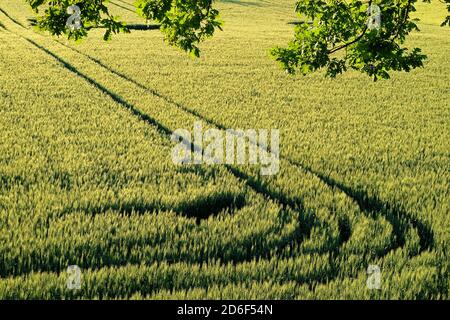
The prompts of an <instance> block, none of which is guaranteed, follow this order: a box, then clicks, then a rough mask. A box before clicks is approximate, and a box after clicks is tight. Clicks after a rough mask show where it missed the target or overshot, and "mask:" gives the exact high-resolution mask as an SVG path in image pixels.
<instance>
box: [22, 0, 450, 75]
mask: <svg viewBox="0 0 450 320" xmlns="http://www.w3.org/2000/svg"><path fill="white" fill-rule="evenodd" d="M26 1H27V2H28V3H29V4H30V5H31V7H32V8H33V9H34V10H35V11H36V13H38V14H39V13H40V12H42V14H40V15H39V16H38V18H37V26H38V27H39V28H40V29H42V30H46V31H49V32H50V33H51V34H53V35H57V36H60V35H66V36H67V37H68V38H69V39H75V40H78V39H81V38H83V37H85V36H87V35H88V32H89V31H90V30H91V29H94V28H103V29H105V34H104V39H105V40H109V39H111V36H112V34H117V33H120V32H125V33H127V32H130V30H129V28H128V27H127V26H126V24H125V23H124V22H122V21H120V20H119V18H118V17H115V16H113V15H111V14H110V12H109V11H108V7H107V6H106V3H107V2H108V0H26ZM418 1H419V0H366V1H360V0H347V1H346V0H298V1H297V3H296V7H295V11H296V12H297V14H298V15H299V17H300V19H301V21H300V22H299V23H298V24H297V26H296V28H295V36H294V40H292V41H291V42H289V44H288V45H287V47H277V48H274V49H272V50H271V55H272V56H273V58H274V59H275V60H277V61H279V62H280V63H281V65H282V67H283V68H284V69H285V70H286V71H287V72H288V73H296V72H300V73H301V74H305V75H306V74H308V73H310V72H314V71H317V70H320V69H325V70H326V75H327V76H330V77H336V76H337V75H339V74H341V73H343V72H345V71H347V70H348V69H355V70H358V71H360V72H362V73H365V74H367V75H369V76H371V77H373V78H374V80H377V79H379V78H389V71H392V70H395V71H410V70H412V69H414V68H417V67H422V66H423V62H424V60H425V59H426V56H425V55H424V54H422V52H421V50H420V48H413V49H412V50H409V49H408V48H405V47H403V44H404V42H405V40H406V38H407V36H408V35H409V34H410V33H411V32H412V31H414V30H419V29H418V27H417V25H416V22H417V20H413V19H412V18H411V13H412V12H414V11H416V8H415V5H416V3H417V2H418ZM422 1H424V2H430V1H431V0H422ZM440 1H441V2H445V3H446V4H447V9H448V11H449V13H450V0H440ZM213 2H214V0H136V2H135V7H136V12H137V13H138V14H139V15H140V16H142V17H143V19H145V20H147V21H149V20H151V21H155V22H156V23H158V24H160V25H161V28H160V29H161V31H162V32H163V33H164V35H165V37H166V40H167V41H168V43H169V44H170V45H173V46H176V47H179V48H181V49H182V50H184V51H186V52H189V53H191V54H192V55H194V56H196V57H198V56H199V55H200V49H199V47H198V46H199V44H200V43H201V42H202V41H203V40H205V39H207V38H208V37H211V36H212V35H213V34H214V32H215V30H216V29H220V30H221V26H222V22H221V21H220V18H219V11H218V10H217V9H215V8H213ZM71 5H77V6H78V7H79V8H80V10H81V12H82V16H81V27H80V28H68V27H67V25H66V23H67V20H68V18H69V17H70V14H69V13H68V10H67V9H68V8H69V7H70V6H71ZM373 8H376V9H377V10H378V11H377V12H376V13H375V14H379V16H378V18H379V21H378V23H379V25H378V26H377V27H373V25H372V24H373V23H374V21H372V20H371V19H373V18H374V17H373V14H374V10H373ZM375 18H376V17H375ZM446 25H448V26H450V15H449V16H447V17H446V19H445V21H444V22H443V23H442V26H446Z"/></svg>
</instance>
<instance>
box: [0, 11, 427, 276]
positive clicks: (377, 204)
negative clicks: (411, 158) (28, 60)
mask: <svg viewBox="0 0 450 320" xmlns="http://www.w3.org/2000/svg"><path fill="white" fill-rule="evenodd" d="M0 12H1V13H3V14H4V15H5V16H6V17H7V18H9V19H10V20H11V21H12V22H13V23H15V24H16V25H18V26H20V27H21V28H24V29H27V30H28V29H29V28H27V27H25V26H24V25H23V24H21V23H20V22H19V21H17V20H15V19H14V18H12V17H11V16H10V15H9V14H8V13H6V12H5V11H4V10H3V9H2V8H0ZM4 29H5V30H8V29H7V28H6V27H4ZM8 31H9V32H11V33H12V34H15V35H16V36H18V37H20V38H22V39H24V40H26V41H27V42H28V43H29V44H31V45H33V46H34V47H36V48H37V49H39V50H41V51H43V52H45V53H46V54H47V55H49V56H51V57H52V58H53V59H55V60H56V61H58V62H59V63H60V64H61V65H62V67H64V68H65V69H67V70H69V71H70V72H72V73H74V74H75V75H77V76H78V77H80V78H82V79H83V80H85V81H86V82H88V83H89V84H91V85H93V86H94V87H96V88H97V89H99V90H100V91H101V92H103V93H105V94H106V95H107V96H109V97H110V98H111V99H112V100H113V101H115V102H116V103H118V104H119V105H121V106H122V107H124V108H126V109H128V110H129V111H131V113H132V114H133V115H135V116H136V117H138V118H139V119H141V120H142V121H144V122H146V123H147V124H148V125H150V126H152V127H154V128H156V129H157V131H158V132H159V133H160V134H161V135H163V136H165V137H168V138H169V139H170V135H171V133H172V130H170V129H169V128H168V127H166V126H164V125H163V124H162V123H160V122H159V121H157V120H156V119H154V118H152V117H151V116H150V115H148V114H146V113H145V112H142V111H141V110H139V109H138V108H136V107H135V106H134V105H132V104H131V103H129V102H127V101H126V100H125V99H124V98H122V97H120V96H119V95H117V94H116V93H114V92H113V91H111V90H110V89H108V88H107V87H105V86H103V85H101V84H100V83H98V82H97V81H95V80H94V79H92V78H90V77H89V76H87V75H85V74H83V73H82V72H80V71H79V70H78V69H77V68H76V67H74V66H73V65H72V64H70V63H69V62H67V61H65V60H64V59H62V58H61V57H59V56H58V55H56V54H55V53H53V52H52V51H50V50H49V49H47V48H45V47H44V46H42V45H40V44H38V43H36V42H35V41H33V40H31V39H29V38H27V37H26V36H23V35H21V34H18V33H15V32H13V31H10V30H8ZM53 41H55V42H57V43H59V44H60V45H62V46H64V47H66V48H68V49H70V50H72V51H74V52H76V53H78V54H80V55H82V56H84V57H86V58H88V59H89V60H90V61H92V62H94V63H95V64H97V65H98V66H100V67H101V68H103V69H105V70H107V71H108V72H110V73H112V74H114V75H115V76H118V77H120V78H122V79H123V80H126V81H128V82H130V83H131V84H133V85H135V86H137V87H139V88H140V89H142V90H144V91H146V92H148V93H149V94H152V95H154V96H156V97H158V98H160V99H163V100H164V101H166V102H167V103H169V104H171V105H173V106H175V107H176V108H178V109H180V110H182V111H183V112H186V113H188V114H190V115H192V116H194V117H197V118H198V119H200V120H202V121H205V122H206V123H208V124H209V125H211V126H214V127H216V128H218V129H220V130H227V129H228V128H226V127H225V126H224V125H222V124H220V123H218V122H216V121H214V120H212V119H208V118H207V117H205V116H203V115H202V114H200V113H198V112H196V111H194V110H192V109H190V108H187V107H185V106H184V105H182V104H181V103H179V102H177V101H174V100H173V99H172V98H170V97H167V96H165V95H163V94H161V93H159V92H157V91H156V90H154V89H151V88H148V87H147V86H145V85H143V84H141V83H139V82H138V81H136V80H134V79H132V78H130V77H128V76H126V75H125V74H123V73H122V72H120V71H117V70H114V69H113V68H111V67H110V66H107V65H105V64H104V63H103V62H101V61H100V60H99V59H96V58H94V57H91V56H89V55H88V54H85V53H83V52H81V51H79V50H77V49H75V48H72V47H70V46H68V45H66V44H64V43H62V42H60V41H57V40H53ZM280 158H281V159H283V160H285V161H286V162H287V163H288V164H289V165H291V166H293V167H295V168H297V169H299V170H301V171H303V172H306V173H309V174H311V175H312V176H314V177H316V178H318V179H319V180H320V181H321V182H322V183H323V184H324V185H326V186H327V187H328V188H330V189H331V190H337V191H339V192H341V193H343V194H344V195H346V196H347V197H348V198H349V199H351V200H352V201H353V202H354V203H355V204H357V206H358V207H359V210H360V212H362V213H364V214H365V215H368V216H370V217H374V216H377V215H381V216H383V217H384V218H386V220H387V221H388V222H389V223H390V224H391V225H392V227H393V229H394V231H393V232H394V235H395V237H396V241H395V243H394V245H393V246H392V247H391V248H389V250H395V249H397V248H401V247H403V246H404V244H405V236H406V234H407V229H408V228H414V229H416V230H417V232H418V235H419V238H420V250H419V252H418V254H420V253H422V252H423V251H425V250H429V249H432V248H433V246H434V236H433V231H432V230H431V228H429V227H428V226H427V225H425V224H424V223H422V222H421V221H419V220H418V219H414V218H413V216H412V215H411V214H410V213H408V212H405V211H403V210H401V209H399V208H395V207H393V206H391V205H390V204H389V203H385V202H383V201H381V200H380V199H378V198H374V197H371V196H369V195H368V194H367V192H365V191H363V190H354V189H352V188H351V187H349V186H346V185H345V184H343V183H340V182H338V181H336V180H333V179H332V178H331V177H329V176H326V175H324V174H322V173H320V172H316V171H314V170H313V169H312V168H310V167H308V166H306V165H304V164H301V163H299V162H297V161H295V160H293V159H291V158H289V157H285V156H280ZM227 169H228V171H229V172H230V173H231V174H232V175H233V176H235V177H236V178H237V179H239V180H243V181H244V182H245V183H246V185H247V186H249V187H250V188H251V189H252V190H254V191H255V192H256V193H258V194H260V195H262V196H264V197H265V198H267V199H271V200H273V201H275V202H277V203H279V204H281V205H282V206H283V207H286V208H289V209H292V210H295V211H297V212H299V213H301V209H302V205H301V204H300V205H299V206H298V207H297V208H296V205H298V203H296V204H294V203H292V200H291V199H289V197H288V196H285V195H284V194H276V193H275V192H273V191H271V190H270V189H269V188H267V187H265V186H264V185H263V184H262V183H261V181H259V180H258V179H255V178H254V177H251V176H249V175H248V174H246V173H245V172H243V171H242V170H239V169H237V168H232V167H228V166H227ZM402 219H403V220H404V222H402V221H401V220H402ZM349 236H350V235H348V236H343V237H342V239H341V242H340V244H339V246H338V247H337V248H336V249H335V250H334V251H333V252H331V254H330V261H331V260H332V259H333V258H334V257H336V256H338V255H339V251H340V247H341V246H342V245H343V244H344V243H345V242H346V241H347V240H348V237H349ZM337 276H338V274H337V273H336V274H333V275H328V279H327V280H326V281H329V280H330V278H331V279H333V278H335V277H337ZM316 282H317V279H316Z"/></svg>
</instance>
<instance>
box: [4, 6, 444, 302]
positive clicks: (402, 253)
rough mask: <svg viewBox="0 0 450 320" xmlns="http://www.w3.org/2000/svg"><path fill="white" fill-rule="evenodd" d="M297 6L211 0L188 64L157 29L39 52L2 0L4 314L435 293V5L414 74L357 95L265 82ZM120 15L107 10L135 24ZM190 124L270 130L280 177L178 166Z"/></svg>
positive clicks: (439, 92) (36, 39) (309, 84)
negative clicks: (375, 278) (158, 302)
mask: <svg viewBox="0 0 450 320" xmlns="http://www.w3.org/2000/svg"><path fill="white" fill-rule="evenodd" d="M294 3H295V1H291V0H264V1H263V0H253V1H220V2H219V3H218V7H219V8H220V10H221V16H222V19H223V21H224V22H225V24H224V30H223V32H219V33H217V35H216V36H215V37H214V38H212V39H211V40H208V41H207V42H206V43H204V44H203V45H202V56H201V58H199V59H192V58H190V57H188V56H187V55H186V54H184V53H182V52H180V51H179V50H178V49H175V48H171V47H169V46H167V44H165V43H164V41H163V36H162V35H161V33H160V32H159V31H158V30H147V31H144V30H140V31H139V30H133V31H132V32H131V34H123V35H116V36H114V37H113V40H112V41H110V42H104V41H103V40H102V36H101V35H102V34H101V31H94V32H93V33H92V34H91V35H90V36H89V37H88V38H87V39H85V40H83V41H82V42H80V43H74V42H70V41H67V40H65V39H63V38H56V37H51V36H49V35H46V34H43V33H40V32H37V31H36V30H35V29H34V28H33V27H32V26H31V24H30V20H29V19H30V18H32V17H33V12H32V11H31V10H30V9H29V8H28V6H27V4H26V3H25V1H18V0H1V1H0V137H1V140H0V298H1V299H448V298H449V290H450V278H449V270H450V253H449V245H450V221H449V212H450V195H449V185H450V183H449V182H450V171H449V164H450V161H449V160H450V56H449V52H450V30H449V29H448V28H443V27H440V26H439V25H440V22H441V21H442V20H443V17H444V16H445V14H446V12H445V9H444V6H443V5H442V4H441V3H439V2H435V3H433V4H420V5H419V6H418V8H419V10H418V12H417V13H416V16H417V17H418V18H420V19H421V21H420V22H419V27H420V28H421V32H415V33H413V34H412V36H411V37H410V39H409V40H408V42H407V44H408V46H419V47H421V48H422V49H423V51H424V53H425V54H427V55H428V60H427V63H426V64H425V68H422V69H418V70H414V71H412V72H410V73H407V74H406V73H393V74H392V79H391V80H388V81H378V82H373V81H372V80H371V79H370V78H368V77H365V76H364V75H360V74H358V73H355V72H349V73H347V74H345V75H342V76H340V77H338V78H337V79H328V78H324V76H323V74H321V73H318V74H313V75H309V76H306V77H303V76H291V75H287V74H285V73H284V72H283V71H282V70H280V68H279V66H278V65H277V64H276V63H275V62H274V61H273V60H271V59H270V57H269V54H268V52H269V50H270V49H271V48H272V47H274V46H275V45H284V44H286V43H287V41H289V40H290V38H291V37H292V34H293V25H292V22H294V21H296V16H295V14H294V12H293V7H294ZM132 4H133V1H132V0H111V1H110V2H109V4H108V6H109V7H110V8H111V10H112V11H113V12H114V14H116V15H119V16H121V17H122V18H123V19H124V20H125V21H127V23H129V24H139V23H142V21H141V20H140V19H139V17H138V16H137V15H136V14H135V13H134V12H133V6H132ZM198 121H201V122H202V123H203V125H204V127H205V128H217V129H220V130H226V129H228V128H244V129H246V128H277V129H279V130H280V133H281V146H280V150H281V151H280V152H281V155H280V157H281V159H280V171H279V173H278V174H277V175H274V176H263V175H261V174H260V171H259V168H258V167H257V166H250V165H246V166H242V165H215V166H210V165H191V166H178V165H175V164H174V163H173V162H172V158H171V150H172V148H173V145H174V144H173V142H172V141H171V138H170V137H171V134H172V133H173V132H174V131H175V130H177V129H179V128H187V129H189V128H192V127H193V125H194V123H195V122H198ZM70 265H77V266H79V267H80V268H81V270H82V280H83V282H82V287H81V289H80V290H69V289H68V288H67V285H66V282H67V272H66V269H67V267H68V266H70ZM369 265H376V266H379V267H380V269H381V281H382V282H381V288H380V289H379V290H371V289H370V288H368V287H367V283H366V282H367V268H368V266H369Z"/></svg>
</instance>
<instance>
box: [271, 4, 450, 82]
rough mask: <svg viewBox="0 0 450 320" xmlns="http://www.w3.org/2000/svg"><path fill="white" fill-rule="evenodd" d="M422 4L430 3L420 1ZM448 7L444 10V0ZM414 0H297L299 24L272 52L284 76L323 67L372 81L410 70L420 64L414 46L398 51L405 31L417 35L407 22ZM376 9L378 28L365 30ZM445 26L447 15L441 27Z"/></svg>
mask: <svg viewBox="0 0 450 320" xmlns="http://www.w3.org/2000/svg"><path fill="white" fill-rule="evenodd" d="M425 2H430V0H426V1H425ZM445 2H446V3H448V6H447V7H448V10H449V12H450V0H445ZM416 3H417V0H369V1H359V0H357V1H341V0H327V1H323V0H299V1H297V6H296V12H297V13H298V15H299V16H300V17H302V18H303V19H304V20H303V21H302V22H301V23H299V25H298V26H297V28H296V30H295V38H294V40H292V41H291V42H290V43H289V44H288V46H287V47H286V48H280V47H278V48H275V49H273V50H272V55H273V57H274V58H275V59H276V60H278V61H279V62H280V63H281V64H282V66H283V67H284V68H285V69H286V70H287V72H289V73H295V72H297V71H299V72H301V73H302V74H307V73H310V72H313V71H316V70H318V69H322V68H324V69H326V75H327V76H330V77H335V76H336V75H338V74H341V73H343V72H344V71H346V70H347V69H349V68H351V69H355V70H358V71H361V72H363V73H366V74H368V75H369V76H372V77H373V78H374V80H377V79H379V78H389V71H391V70H395V71H410V70H411V69H414V68H417V67H421V66H423V62H424V60H425V59H426V56H425V55H424V54H422V53H421V49H420V48H414V49H412V50H408V49H407V48H406V47H403V46H402V45H403V44H404V42H405V40H406V37H407V36H408V35H409V34H410V33H411V31H414V30H416V31H418V30H419V28H418V26H417V24H416V22H417V20H414V19H412V18H411V13H412V12H414V11H416V8H415V5H416ZM374 6H376V8H379V12H380V17H379V18H380V20H381V23H380V25H379V28H373V27H371V25H370V23H371V22H372V21H371V20H370V19H371V18H372V17H371V16H370V10H371V8H373V7H374ZM447 24H448V25H450V16H448V17H447V18H446V20H445V21H444V22H443V23H442V26H444V25H447Z"/></svg>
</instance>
